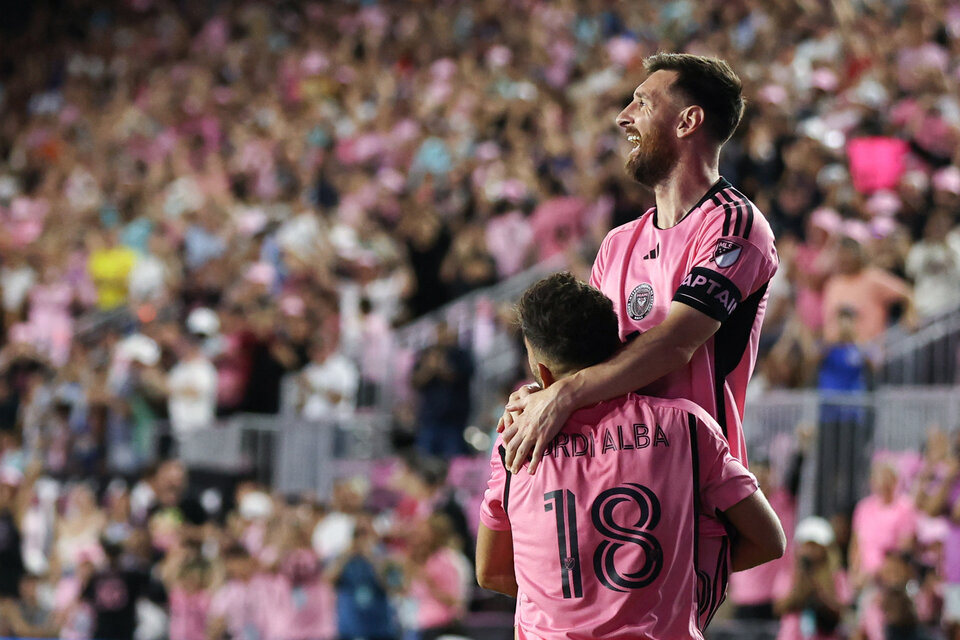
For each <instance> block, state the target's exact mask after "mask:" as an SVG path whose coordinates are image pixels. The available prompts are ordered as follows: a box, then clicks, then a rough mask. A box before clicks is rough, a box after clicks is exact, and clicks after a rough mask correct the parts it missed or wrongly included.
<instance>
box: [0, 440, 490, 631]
mask: <svg viewBox="0 0 960 640" xmlns="http://www.w3.org/2000/svg"><path fill="white" fill-rule="evenodd" d="M446 478H447V465H446V463H444V462H443V461H441V460H437V459H429V458H428V459H418V460H416V461H413V460H408V461H400V460H397V461H394V463H393V464H391V465H386V466H385V467H384V469H383V470H382V471H381V473H380V481H379V482H378V483H376V484H373V483H371V482H370V481H369V479H363V478H359V477H357V478H352V479H349V480H344V481H341V482H339V483H338V484H336V486H335V487H334V490H333V494H332V497H331V499H330V500H329V501H319V500H317V499H316V498H315V497H313V496H310V495H299V496H282V495H273V494H271V493H270V492H269V490H268V489H267V488H265V487H262V486H259V485H257V484H256V483H253V482H239V483H237V484H236V486H235V487H234V488H231V490H227V489H226V488H222V489H207V490H206V491H204V492H202V493H201V494H199V495H195V494H193V493H192V492H191V491H190V490H189V489H188V483H187V476H186V471H185V469H184V467H183V466H182V464H180V463H179V462H176V461H167V462H164V463H162V464H159V465H157V466H156V467H154V468H153V469H151V470H150V471H148V472H147V473H146V474H145V475H144V476H143V478H142V479H141V480H140V481H138V482H136V483H134V484H132V485H128V484H127V483H125V482H124V481H122V480H119V479H115V480H113V481H111V482H110V483H109V484H107V485H106V486H99V485H96V484H94V483H88V482H83V481H74V482H69V483H65V484H62V485H58V483H56V482H55V481H53V480H50V479H49V478H42V477H39V467H38V466H37V465H33V466H31V467H29V468H28V471H27V473H26V474H25V475H22V476H17V475H15V474H14V472H13V471H11V470H9V469H7V470H5V471H4V473H3V475H0V636H16V637H46V638H56V637H59V638H74V639H82V638H96V639H98V640H112V639H116V640H121V639H128V640H129V639H131V638H137V639H138V640H145V639H148V638H152V639H158V640H159V639H161V638H175V639H177V640H211V639H218V640H219V639H221V638H236V639H240V638H242V639H245V640H324V639H329V640H332V639H334V638H370V639H373V638H381V639H389V638H399V637H401V636H402V637H404V638H409V639H410V640H417V639H424V640H430V639H434V638H438V637H439V636H440V635H444V634H456V633H458V632H460V631H461V630H462V625H463V618H464V615H465V613H466V611H467V607H468V604H469V602H470V600H471V597H472V594H473V588H474V578H473V567H472V564H471V560H470V559H468V555H467V554H469V557H470V558H472V545H473V537H472V535H471V533H470V532H469V525H468V524H467V519H466V517H465V516H464V511H463V508H462V507H461V506H460V503H459V502H458V501H457V499H456V498H455V497H454V495H453V494H452V492H451V491H450V490H449V489H448V488H447V487H446V486H445V480H446Z"/></svg>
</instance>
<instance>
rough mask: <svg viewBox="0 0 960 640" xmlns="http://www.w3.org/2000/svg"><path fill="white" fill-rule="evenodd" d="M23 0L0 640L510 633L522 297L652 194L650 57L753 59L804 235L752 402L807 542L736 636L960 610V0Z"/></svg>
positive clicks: (732, 611) (937, 619)
mask: <svg viewBox="0 0 960 640" xmlns="http://www.w3.org/2000/svg"><path fill="white" fill-rule="evenodd" d="M0 15H2V16H3V18H2V19H0V302H2V310H0V345H2V346H0V635H3V634H7V635H11V636H18V637H50V638H54V637H60V638H74V639H83V638H101V639H103V640H106V639H107V638H131V637H136V638H138V639H142V640H146V639H162V638H171V639H172V640H193V639H197V640H201V639H211V638H212V639H218V640H219V639H220V638H244V639H246V640H268V639H269V640H308V639H314V640H317V639H324V640H326V639H332V638H400V637H403V638H405V639H410V640H415V639H418V638H423V639H425V640H426V639H429V638H436V637H440V636H442V635H458V636H464V637H468V638H478V639H480V638H509V637H512V629H511V625H512V602H511V601H509V600H508V599H506V598H500V597H495V596H493V595H492V594H490V593H486V592H482V591H481V590H479V588H477V587H475V582H474V579H473V569H472V566H471V564H470V563H471V561H472V547H473V538H474V533H475V530H476V524H477V520H478V518H477V509H478V504H479V499H480V496H481V495H482V491H483V489H484V487H485V482H486V477H487V473H488V468H489V467H488V451H489V448H490V446H491V444H492V440H491V438H492V436H493V435H494V434H493V427H494V426H495V425H496V420H497V418H498V417H499V415H500V411H501V407H502V405H503V402H504V401H505V399H506V397H507V395H508V393H509V392H510V391H511V390H512V389H513V388H515V387H516V386H517V385H518V384H519V383H521V382H522V381H525V380H526V379H527V376H528V374H527V372H526V371H525V370H524V367H525V360H524V357H523V352H522V343H521V342H520V341H519V337H518V335H517V331H516V328H515V326H514V324H513V315H512V310H511V305H512V304H513V303H514V302H515V300H516V299H517V297H518V296H519V294H520V293H521V292H522V291H523V290H524V289H525V288H526V287H527V286H528V285H529V284H531V283H532V282H533V281H535V280H536V279H538V278H539V277H541V276H542V275H544V274H547V273H550V272H552V271H555V270H559V269H569V270H572V271H573V272H574V273H576V274H578V275H580V276H581V277H586V275H587V274H588V273H589V268H590V265H591V263H592V260H593V256H594V255H595V252H596V249H597V247H598V246H599V242H600V240H601V239H602V238H603V236H604V234H605V233H606V232H607V231H608V230H609V229H610V228H612V227H613V226H615V225H618V224H622V223H624V222H627V221H629V220H631V219H633V218H635V217H636V216H637V215H639V214H640V213H642V212H643V211H644V210H645V209H646V208H647V207H649V206H651V205H652V197H651V194H649V193H647V192H645V191H644V190H642V189H641V188H640V187H638V186H637V185H635V184H633V183H631V182H630V180H629V179H627V178H626V176H625V173H624V171H623V167H622V165H623V157H624V152H625V151H626V150H627V149H626V142H625V140H624V139H623V136H622V135H621V134H620V132H619V131H618V130H617V127H616V125H615V123H614V117H615V115H616V114H617V113H618V112H619V110H620V109H621V108H622V107H623V106H624V105H625V104H627V102H629V99H630V94H631V93H632V91H633V89H634V88H635V86H636V85H637V84H639V82H641V81H642V79H643V74H642V59H643V57H644V56H646V55H649V54H652V53H654V52H656V51H659V50H664V51H687V52H691V53H698V54H709V55H717V56H721V57H723V58H725V59H727V60H728V61H729V62H730V63H731V65H732V66H733V68H734V69H735V70H736V71H737V72H738V73H739V75H740V77H741V78H742V80H743V83H744V93H745V96H746V98H747V101H748V102H747V111H746V114H745V116H744V120H743V123H742V124H741V126H740V128H739V130H738V132H737V133H736V135H735V136H734V138H733V139H732V140H731V141H730V142H729V143H728V144H727V145H726V146H725V147H724V151H723V154H722V157H721V172H722V174H723V175H724V176H725V177H726V178H728V179H729V180H730V181H731V182H732V183H733V184H735V185H737V186H738V187H739V188H740V189H741V190H742V191H743V192H744V193H745V194H747V195H748V196H749V197H750V198H751V199H753V201H754V202H755V203H756V204H757V206H758V207H759V208H760V210H761V211H763V212H764V213H765V214H766V215H767V217H768V219H769V220H770V222H771V225H772V226H773V229H774V231H775V233H776V235H777V247H778V251H779V253H780V257H781V261H782V264H781V268H780V271H779V272H778V274H777V276H776V278H775V280H774V281H773V283H772V286H771V288H770V298H769V304H768V310H767V317H766V324H765V326H764V332H763V336H762V345H761V353H760V360H759V364H758V367H757V370H756V371H755V373H754V377H753V381H752V382H751V385H750V391H749V396H750V397H749V400H748V404H747V411H746V413H747V415H746V421H745V426H744V428H745V432H746V436H747V441H748V443H749V444H750V448H751V454H750V455H751V468H752V469H753V470H754V471H755V472H756V473H757V475H758V477H759V479H760V481H761V484H762V486H763V488H764V490H765V492H766V493H767V494H768V496H770V497H771V500H772V502H773V503H774V505H775V506H776V508H777V510H778V512H779V513H780V516H781V518H782V519H783V521H784V525H785V529H786V530H787V531H788V535H790V536H791V538H792V541H791V545H790V548H789V549H788V552H787V556H786V557H785V558H784V559H783V560H781V561H780V562H778V563H774V564H772V565H767V566H766V567H762V568H760V569H757V570H755V571H754V572H748V573H745V574H740V575H738V576H735V580H734V582H733V584H732V587H731V593H730V597H729V598H728V602H729V606H728V607H726V609H725V610H724V612H723V613H722V614H721V616H720V617H721V618H723V619H718V620H716V621H715V622H714V623H713V625H712V627H711V630H710V633H709V637H710V638H774V637H776V636H777V635H778V634H779V637H781V638H808V637H817V638H848V637H849V638H854V637H855V638H868V639H869V640H885V639H889V638H894V637H895V638H954V639H956V638H958V637H960V635H958V632H957V627H956V623H957V621H958V620H960V457H958V456H960V431H958V426H960V394H958V393H957V388H956V383H957V360H958V357H960V341H958V334H960V313H958V308H960V227H958V226H957V225H958V223H960V102H958V95H960V91H958V84H960V4H958V3H957V2H953V1H948V0H917V1H912V2H907V1H906V0H858V1H852V0H833V1H831V2H821V1H819V0H800V1H796V2H779V3H767V2H762V1H761V0H723V1H720V0H702V1H699V2H693V1H690V0H674V1H672V2H665V3H663V2H652V1H638V2H631V3H619V2H613V1H609V0H558V1H552V2H548V1H545V0H515V1H510V2H506V1H500V0H478V1H476V2H456V1H453V0H447V1H436V2H431V1H423V2H416V1H400V0H397V1H392V2H390V1H382V2H376V1H367V0H357V1H352V2H351V1H340V2H333V1H328V2H292V1H291V2H280V1H277V2H239V1H238V2H233V1H228V0H206V1H204V2H177V1H174V0H126V1H123V2H119V1H118V2H107V1H105V0H99V1H98V0H59V1H57V0H38V1H36V2H18V1H9V0H7V1H3V2H0ZM794 534H796V535H795V537H794ZM897 634H899V635H897Z"/></svg>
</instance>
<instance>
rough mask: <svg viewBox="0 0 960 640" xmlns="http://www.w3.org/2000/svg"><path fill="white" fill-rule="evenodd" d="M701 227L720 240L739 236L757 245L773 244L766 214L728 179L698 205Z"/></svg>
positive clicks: (716, 186) (771, 231)
mask: <svg viewBox="0 0 960 640" xmlns="http://www.w3.org/2000/svg"><path fill="white" fill-rule="evenodd" d="M698 208H699V209H700V213H701V217H700V220H701V228H704V229H705V230H706V231H707V232H708V233H711V234H714V235H717V236H718V237H737V238H740V239H742V240H744V241H747V242H750V243H752V244H754V245H756V246H765V245H773V241H774V237H773V229H771V227H770V223H769V222H768V221H767V218H766V216H764V215H763V212H762V211H760V209H759V208H757V206H756V205H755V204H754V203H753V201H751V200H750V198H748V197H747V196H745V195H744V194H743V193H742V192H741V191H740V190H739V189H737V188H736V187H734V186H733V185H732V184H730V182H728V181H727V180H726V179H725V178H720V180H719V182H717V184H716V185H714V186H713V188H711V190H710V191H708V192H707V194H706V195H705V196H704V198H703V200H701V202H700V204H699V205H698Z"/></svg>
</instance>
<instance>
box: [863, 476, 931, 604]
mask: <svg viewBox="0 0 960 640" xmlns="http://www.w3.org/2000/svg"><path fill="white" fill-rule="evenodd" d="M897 481H898V476H897V471H896V469H895V468H894V466H893V465H892V464H891V463H889V462H886V461H883V460H879V461H876V462H874V464H873V468H872V469H871V470H870V490H871V492H870V495H868V496H867V497H866V498H863V499H862V500H860V502H858V503H857V506H856V508H855V509H854V510H853V525H852V528H853V531H852V536H853V537H852V540H851V542H850V573H851V577H852V578H853V581H854V584H855V585H856V586H857V587H858V588H859V587H863V586H865V585H866V584H867V583H868V582H869V581H870V580H871V579H872V578H873V576H874V575H875V574H876V572H877V571H878V570H879V569H880V567H881V566H882V565H883V558H884V556H885V555H886V553H887V552H888V551H894V550H898V549H907V548H910V547H911V546H912V544H913V538H914V535H915V533H916V527H917V510H916V507H915V506H914V504H913V501H912V500H911V499H910V496H908V495H904V494H901V493H899V492H898V491H897Z"/></svg>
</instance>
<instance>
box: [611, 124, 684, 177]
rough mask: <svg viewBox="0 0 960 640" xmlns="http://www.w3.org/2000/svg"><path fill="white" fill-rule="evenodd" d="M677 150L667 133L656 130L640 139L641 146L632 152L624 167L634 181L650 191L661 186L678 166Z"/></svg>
mask: <svg viewBox="0 0 960 640" xmlns="http://www.w3.org/2000/svg"><path fill="white" fill-rule="evenodd" d="M677 155H678V154H677V149H676V147H673V146H671V145H670V144H669V142H668V141H667V137H666V133H665V132H663V131H661V130H654V132H653V133H649V134H647V135H645V136H641V137H640V145H639V147H638V148H637V150H636V151H635V152H631V153H630V156H629V157H628V158H627V162H626V163H625V165H624V167H625V168H626V170H627V173H628V174H629V175H630V177H632V178H633V179H634V180H636V181H637V182H639V183H640V184H642V185H643V186H645V187H648V188H650V189H652V188H654V187H655V186H657V185H658V184H660V183H661V182H662V181H663V180H664V179H665V178H666V177H667V176H668V175H670V172H671V171H672V170H673V167H674V166H675V165H676V164H677Z"/></svg>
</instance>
